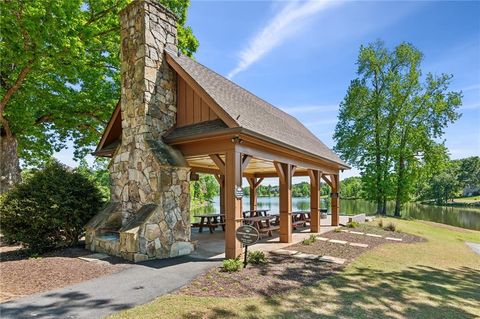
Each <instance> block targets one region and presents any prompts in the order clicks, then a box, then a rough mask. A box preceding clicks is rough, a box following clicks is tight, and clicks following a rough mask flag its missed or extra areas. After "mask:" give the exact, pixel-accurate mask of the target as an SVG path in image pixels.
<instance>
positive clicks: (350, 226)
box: [347, 221, 360, 228]
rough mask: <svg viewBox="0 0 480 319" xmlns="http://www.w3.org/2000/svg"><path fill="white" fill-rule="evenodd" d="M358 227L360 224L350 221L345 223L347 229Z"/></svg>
mask: <svg viewBox="0 0 480 319" xmlns="http://www.w3.org/2000/svg"><path fill="white" fill-rule="evenodd" d="M358 226H360V223H359V222H356V221H351V222H348V223H347V227H348V228H357V227H358Z"/></svg>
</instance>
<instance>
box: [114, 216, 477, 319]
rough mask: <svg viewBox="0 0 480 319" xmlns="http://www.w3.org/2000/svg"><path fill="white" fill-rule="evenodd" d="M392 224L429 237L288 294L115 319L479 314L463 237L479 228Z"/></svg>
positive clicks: (175, 305)
mask: <svg viewBox="0 0 480 319" xmlns="http://www.w3.org/2000/svg"><path fill="white" fill-rule="evenodd" d="M389 221H390V220H389ZM393 222H395V223H396V224H397V226H398V229H399V230H400V231H404V232H409V233H412V234H414V235H418V236H422V237H424V238H426V239H427V240H428V241H427V242H422V243H416V244H386V245H382V246H379V247H377V248H375V249H374V250H371V251H370V252H368V253H366V254H364V255H361V256H360V257H359V258H358V259H356V260H355V261H354V262H353V263H351V264H350V265H349V266H348V267H347V268H346V269H345V271H344V272H342V273H340V274H338V275H335V276H331V277H328V278H327V279H325V280H322V281H320V282H319V283H318V284H317V285H315V286H310V287H306V288H303V289H299V290H296V291H294V292H292V293H289V294H285V295H279V296H275V297H270V296H265V297H261V298H259V297H256V298H242V299H239V298H235V299H228V298H209V297H191V296H181V295H167V296H163V297H160V298H158V299H156V300H155V301H153V302H151V303H149V304H146V305H143V306H139V307H136V308H134V309H130V310H127V311H124V312H121V313H118V314H116V315H114V316H113V317H112V318H145V319H148V318H456V319H457V318H478V316H480V308H479V307H478V305H479V304H480V289H479V286H478V285H479V283H480V256H478V255H476V254H474V253H473V252H472V251H471V250H470V249H469V248H468V247H467V246H466V245H465V244H464V241H471V242H480V232H475V231H469V230H463V229H459V228H453V227H449V226H444V225H439V224H434V223H428V222H420V221H404V220H393Z"/></svg>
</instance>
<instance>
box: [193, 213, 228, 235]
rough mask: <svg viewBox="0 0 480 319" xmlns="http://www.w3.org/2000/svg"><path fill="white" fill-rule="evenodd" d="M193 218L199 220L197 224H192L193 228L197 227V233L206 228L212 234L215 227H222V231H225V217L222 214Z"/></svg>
mask: <svg viewBox="0 0 480 319" xmlns="http://www.w3.org/2000/svg"><path fill="white" fill-rule="evenodd" d="M193 217H195V218H200V222H199V223H194V224H193V226H196V227H198V232H199V233H201V232H202V231H203V227H208V228H209V229H210V233H211V234H212V233H213V231H214V230H215V228H217V226H222V230H223V231H225V215H223V214H202V215H194V216H193Z"/></svg>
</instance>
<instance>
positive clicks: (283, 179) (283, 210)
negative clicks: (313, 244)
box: [274, 162, 292, 243]
mask: <svg viewBox="0 0 480 319" xmlns="http://www.w3.org/2000/svg"><path fill="white" fill-rule="evenodd" d="M274 164H275V167H276V168H277V171H278V176H279V182H280V183H279V184H280V242H281V243H291V242H292V165H290V164H285V163H279V162H274Z"/></svg>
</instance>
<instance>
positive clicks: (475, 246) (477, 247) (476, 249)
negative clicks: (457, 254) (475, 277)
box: [465, 241, 480, 255]
mask: <svg viewBox="0 0 480 319" xmlns="http://www.w3.org/2000/svg"><path fill="white" fill-rule="evenodd" d="M465 244H467V246H468V247H470V248H471V249H472V250H473V252H475V253H476V254H477V255H480V244H476V243H470V242H468V241H466V242H465Z"/></svg>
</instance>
